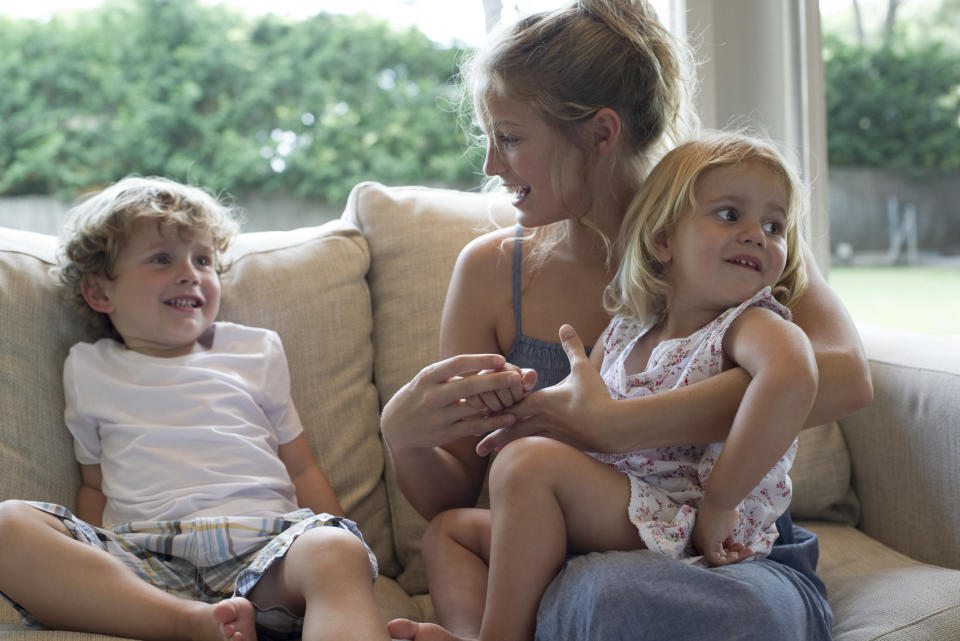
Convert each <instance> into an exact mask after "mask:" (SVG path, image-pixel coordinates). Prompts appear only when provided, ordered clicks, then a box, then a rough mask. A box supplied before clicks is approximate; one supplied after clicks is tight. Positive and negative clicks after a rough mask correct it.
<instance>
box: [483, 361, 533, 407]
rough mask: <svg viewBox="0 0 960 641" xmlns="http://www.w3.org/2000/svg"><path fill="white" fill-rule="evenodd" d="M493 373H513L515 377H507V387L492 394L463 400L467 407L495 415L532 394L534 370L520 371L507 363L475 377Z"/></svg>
mask: <svg viewBox="0 0 960 641" xmlns="http://www.w3.org/2000/svg"><path fill="white" fill-rule="evenodd" d="M494 372H515V373H516V376H510V377H509V383H508V386H507V387H504V388H501V389H498V390H495V391H493V392H485V393H483V394H476V395H474V396H471V397H469V398H467V399H465V401H466V403H467V405H469V406H470V407H472V408H474V409H477V410H483V411H486V412H487V413H489V414H495V413H496V412H499V411H501V410H503V409H506V408H508V407H512V406H513V405H514V404H515V403H518V402H519V401H520V400H522V399H523V398H524V397H525V396H526V395H527V394H529V393H530V392H532V391H533V388H534V387H535V386H536V384H537V372H536V371H535V370H532V369H521V368H519V367H517V366H516V365H513V364H511V363H507V364H506V365H504V366H503V367H502V368H501V369H499V370H481V371H480V372H477V373H476V374H475V376H483V375H485V374H492V373H494Z"/></svg>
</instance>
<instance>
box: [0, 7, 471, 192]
mask: <svg viewBox="0 0 960 641" xmlns="http://www.w3.org/2000/svg"><path fill="white" fill-rule="evenodd" d="M0 43H2V44H0V87H3V91H0V123H2V124H0V166H3V167H4V172H3V173H2V174H0V194H3V195H18V194H56V195H58V196H61V197H66V198H71V197H73V196H75V195H77V194H78V193H80V192H83V191H85V190H89V189H93V188H97V187H100V186H102V185H104V184H107V183H110V182H113V181H115V180H117V179H119V178H121V177H123V176H125V175H128V174H131V173H136V174H140V175H164V176H168V177H170V178H173V179H175V180H181V181H185V182H190V183H194V184H202V185H204V186H207V187H210V188H211V189H214V190H216V191H226V192H229V193H232V194H235V195H240V194H245V193H250V192H253V191H257V192H260V193H274V192H286V193H293V194H295V195H299V196H304V197H318V198H321V199H324V200H327V201H329V202H334V203H336V202H342V201H343V199H345V197H346V194H347V193H348V191H349V190H350V188H351V187H352V186H353V185H354V184H356V183H357V182H360V181H362V180H371V179H376V180H380V181H383V182H386V183H394V184H399V183H409V184H438V183H442V184H451V185H456V186H465V185H467V184H473V183H475V182H476V176H475V173H476V163H475V162H472V161H471V159H470V158H469V157H468V156H467V155H466V154H465V153H464V148H465V147H466V144H465V141H464V138H463V135H462V132H461V129H460V126H459V117H458V114H457V113H456V109H454V107H453V106H454V105H456V103H457V101H458V96H457V89H456V87H455V85H454V83H453V80H452V79H453V77H454V75H455V73H456V63H457V58H458V56H459V55H460V53H461V52H460V51H459V50H457V49H450V48H441V47H438V46H437V45H435V44H433V43H432V42H430V41H429V40H428V39H427V38H426V37H425V36H424V35H423V34H421V33H420V32H419V31H417V30H415V29H409V30H404V31H396V30H392V29H391V28H390V27H389V25H388V24H387V23H386V22H384V21H382V20H379V19H375V18H373V17H370V16H364V15H358V16H340V15H331V14H325V13H320V14H317V15H316V16H315V17H313V18H311V19H308V20H303V21H289V20H283V19H280V18H277V17H275V16H266V17H262V18H258V19H249V18H246V17H244V16H243V15H242V14H240V13H238V12H234V11H232V10H230V9H227V8H224V7H223V6H222V5H213V6H210V5H207V4H202V3H200V2H199V1H198V0H177V1H171V0H127V1H123V2H120V1H117V2H113V3H108V4H107V5H105V6H103V7H101V8H98V9H94V10H89V11H80V12H74V13H72V14H69V15H64V16H57V17H55V18H54V19H53V20H51V21H50V22H48V23H40V22H34V21H26V20H11V19H6V18H3V17H0ZM474 160H475V159H474Z"/></svg>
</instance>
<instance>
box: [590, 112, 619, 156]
mask: <svg viewBox="0 0 960 641" xmlns="http://www.w3.org/2000/svg"><path fill="white" fill-rule="evenodd" d="M589 126H590V136H591V139H590V140H591V143H592V144H593V149H594V151H596V152H597V153H598V154H599V155H601V156H605V155H606V154H609V153H610V152H611V151H613V148H614V147H616V144H617V142H618V141H619V140H620V134H621V133H622V132H623V124H622V123H621V122H620V116H619V115H617V112H616V111H614V110H613V109H610V108H609V107H603V108H602V109H600V110H599V111H598V112H597V113H595V114H593V118H591V119H590V125H589Z"/></svg>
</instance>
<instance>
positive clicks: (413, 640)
mask: <svg viewBox="0 0 960 641" xmlns="http://www.w3.org/2000/svg"><path fill="white" fill-rule="evenodd" d="M387 632H389V633H390V636H391V637H393V638H394V639H406V640H408V641H466V640H464V639H462V638H461V637H458V636H455V635H453V634H452V633H450V632H449V631H447V630H446V629H444V628H441V627H440V626H439V625H437V624H436V623H417V622H416V621H410V620H408V619H394V620H393V621H391V622H390V623H388V624H387Z"/></svg>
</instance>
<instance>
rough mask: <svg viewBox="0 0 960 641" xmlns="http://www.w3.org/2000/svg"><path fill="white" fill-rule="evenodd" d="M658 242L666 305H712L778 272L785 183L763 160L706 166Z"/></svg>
mask: <svg viewBox="0 0 960 641" xmlns="http://www.w3.org/2000/svg"><path fill="white" fill-rule="evenodd" d="M694 195H695V197H696V202H697V204H696V207H695V208H694V209H693V210H692V211H689V210H688V211H687V212H684V213H683V214H681V217H680V219H679V220H678V221H677V223H676V225H675V227H674V228H673V229H672V230H670V231H668V232H667V233H666V234H665V235H664V237H663V239H662V241H661V242H658V247H659V249H660V251H661V252H662V255H661V256H660V258H661V262H663V263H664V265H665V266H666V270H667V278H668V281H669V283H670V297H671V300H670V309H671V311H672V310H674V309H680V310H684V309H698V310H703V311H709V312H710V313H719V312H721V311H723V310H725V309H727V308H729V307H732V306H734V305H738V304H740V303H741V302H743V301H744V300H746V299H748V298H750V297H751V296H753V295H754V294H756V293H757V292H758V291H759V290H761V289H762V288H764V287H766V286H768V285H769V286H773V285H775V284H776V283H777V281H779V280H780V276H781V274H782V273H783V269H784V266H785V265H786V261H787V240H786V229H787V210H788V207H789V200H788V198H787V191H786V187H785V185H784V183H783V181H782V180H781V178H780V177H779V176H777V175H776V174H775V173H774V172H773V171H772V170H771V169H769V168H768V167H767V166H766V165H764V164H762V163H759V162H747V163H745V164H742V165H737V166H727V167H717V168H714V169H709V170H707V171H706V172H704V173H703V174H701V175H700V177H699V178H698V180H697V182H696V185H695V187H694Z"/></svg>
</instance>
